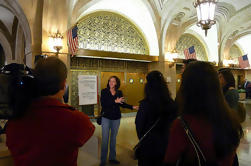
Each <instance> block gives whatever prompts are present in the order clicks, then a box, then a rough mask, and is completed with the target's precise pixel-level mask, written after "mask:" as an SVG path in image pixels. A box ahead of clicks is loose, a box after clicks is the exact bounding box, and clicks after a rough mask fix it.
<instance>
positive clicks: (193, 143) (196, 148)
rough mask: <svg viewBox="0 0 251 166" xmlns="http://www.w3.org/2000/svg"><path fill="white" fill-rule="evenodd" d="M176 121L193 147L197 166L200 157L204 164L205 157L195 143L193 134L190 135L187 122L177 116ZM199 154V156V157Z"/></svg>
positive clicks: (190, 131)
mask: <svg viewBox="0 0 251 166" xmlns="http://www.w3.org/2000/svg"><path fill="white" fill-rule="evenodd" d="M178 119H179V120H180V121H181V123H182V126H183V128H184V130H185V133H186V135H187V136H188V138H189V141H190V142H191V143H192V145H193V147H194V150H195V152H196V156H197V158H198V163H199V166H201V159H200V155H201V156H202V158H203V160H204V162H206V157H205V155H204V154H203V152H202V150H201V149H200V146H199V144H198V143H197V141H196V140H195V138H194V136H193V133H192V130H191V129H190V127H189V125H188V124H187V122H186V121H185V120H184V119H183V117H181V116H179V117H178ZM199 154H200V155H199Z"/></svg>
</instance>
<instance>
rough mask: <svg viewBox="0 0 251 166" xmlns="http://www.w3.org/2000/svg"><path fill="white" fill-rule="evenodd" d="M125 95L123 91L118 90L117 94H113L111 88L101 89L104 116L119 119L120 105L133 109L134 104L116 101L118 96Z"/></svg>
mask: <svg viewBox="0 0 251 166" xmlns="http://www.w3.org/2000/svg"><path fill="white" fill-rule="evenodd" d="M118 97H119V98H120V97H123V94H122V91H121V90H117V91H116V94H115V95H114V96H113V95H112V94H111V92H110V89H108V88H105V89H102V91H101V106H102V111H101V112H102V116H103V117H105V118H107V119H110V120H117V119H120V118H121V112H120V107H123V108H129V109H133V107H132V105H129V104H126V103H123V104H118V103H115V100H116V99H117V98H118Z"/></svg>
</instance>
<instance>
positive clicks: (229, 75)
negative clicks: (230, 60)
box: [218, 68, 235, 93]
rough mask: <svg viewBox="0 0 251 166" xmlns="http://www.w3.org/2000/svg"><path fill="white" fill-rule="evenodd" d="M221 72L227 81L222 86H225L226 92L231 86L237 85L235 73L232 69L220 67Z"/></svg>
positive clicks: (224, 91) (224, 90)
mask: <svg viewBox="0 0 251 166" xmlns="http://www.w3.org/2000/svg"><path fill="white" fill-rule="evenodd" d="M218 73H219V74H221V75H222V76H223V78H224V80H225V82H226V84H225V85H224V86H223V87H222V88H223V93H226V91H228V89H229V88H230V87H235V79H234V75H233V73H232V72H231V70H230V69H225V68H223V69H220V70H219V71H218Z"/></svg>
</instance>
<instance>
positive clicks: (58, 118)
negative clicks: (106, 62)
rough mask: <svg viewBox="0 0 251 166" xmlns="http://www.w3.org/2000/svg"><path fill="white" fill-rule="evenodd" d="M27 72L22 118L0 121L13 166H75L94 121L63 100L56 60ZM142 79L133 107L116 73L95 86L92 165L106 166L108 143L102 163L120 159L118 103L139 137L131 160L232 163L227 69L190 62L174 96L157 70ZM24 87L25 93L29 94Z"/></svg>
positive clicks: (150, 164)
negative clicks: (129, 113)
mask: <svg viewBox="0 0 251 166" xmlns="http://www.w3.org/2000/svg"><path fill="white" fill-rule="evenodd" d="M34 75H35V78H36V95H35V97H33V98H29V100H28V101H29V102H26V103H24V104H25V106H22V107H20V108H21V109H22V116H19V117H16V118H14V119H11V120H9V121H8V125H7V131H6V133H7V143H6V144H7V146H8V148H9V150H10V152H11V155H12V156H13V159H14V162H15V165H16V166H57V165H60V166H76V165H77V156H78V148H79V147H81V146H83V145H84V144H85V143H86V142H87V140H88V139H89V138H90V137H91V136H92V135H93V133H94V130H95V127H94V125H93V124H92V123H91V122H90V120H89V118H88V117H87V116H86V115H85V114H84V113H82V112H79V111H78V110H75V109H74V108H73V107H71V106H69V105H67V104H64V102H63V95H64V92H65V89H66V78H67V68H66V66H65V64H64V63H63V62H62V61H61V60H59V59H58V58H56V57H48V58H45V59H41V60H39V62H38V63H37V64H36V67H35V69H34ZM146 80H147V82H146V84H145V89H144V98H143V99H142V100H141V101H140V104H139V107H138V106H132V105H129V104H126V103H125V100H124V97H123V94H122V91H120V90H119V86H120V80H119V79H118V77H116V76H112V77H110V78H109V80H108V83H107V87H106V88H105V89H103V90H102V91H101V106H102V122H101V126H102V145H101V163H100V166H104V165H106V162H107V156H108V145H109V144H110V150H109V162H110V163H111V164H120V162H119V161H118V160H117V158H116V136H117V133H118V129H119V125H120V119H121V112H120V107H125V108H129V109H135V110H138V112H137V115H136V119H135V124H136V131H137V136H138V138H139V140H140V146H139V147H138V148H137V151H136V153H137V159H138V165H139V166H161V165H166V166H169V165H183V166H195V165H196V166H197V165H203V164H202V163H204V164H205V163H206V164H207V165H219V166H232V165H235V166H237V165H238V157H237V155H236V149H237V148H238V145H239V143H240V139H241V138H242V136H243V131H242V126H241V124H240V121H239V120H238V117H237V116H236V113H235V112H236V110H237V109H238V100H239V95H238V91H237V90H235V80H234V77H233V75H232V73H231V71H230V70H228V69H222V70H219V71H216V70H215V67H214V66H212V65H211V64H209V63H207V62H200V61H194V60H190V61H189V63H187V64H186V65H185V68H184V71H183V73H182V80H181V86H180V89H179V92H178V93H177V97H176V99H175V100H173V99H172V98H171V94H170V92H169V89H168V85H167V82H166V80H165V77H164V76H163V74H162V73H161V72H159V71H151V72H149V73H148V74H147V76H146ZM29 93H30V94H26V97H27V96H29V95H31V96H34V94H33V92H29ZM31 93H32V94H31ZM16 103H18V102H13V103H12V104H14V105H15V104H16ZM18 104H19V105H20V103H18ZM15 109H17V108H16V107H15ZM189 134H191V135H192V138H193V139H194V142H195V144H197V145H198V147H199V148H198V149H199V151H198V149H197V150H196V148H195V147H194V143H192V141H191V135H190V136H189Z"/></svg>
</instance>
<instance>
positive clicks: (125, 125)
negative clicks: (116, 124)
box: [78, 100, 251, 166]
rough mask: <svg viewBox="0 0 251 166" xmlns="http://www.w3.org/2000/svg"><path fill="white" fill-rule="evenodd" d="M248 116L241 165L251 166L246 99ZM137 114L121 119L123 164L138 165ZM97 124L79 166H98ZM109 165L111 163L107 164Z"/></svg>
mask: <svg viewBox="0 0 251 166" xmlns="http://www.w3.org/2000/svg"><path fill="white" fill-rule="evenodd" d="M245 103H246V104H245V105H246V110H247V117H246V121H245V122H244V123H243V124H242V125H243V129H244V132H245V136H244V138H243V139H242V140H241V143H240V146H239V148H238V152H237V153H238V157H239V163H240V166H251V100H250V101H246V102H245ZM134 120H135V115H133V114H131V115H130V116H129V117H123V118H122V119H121V125H120V129H119V133H118V136H117V158H118V160H120V162H121V164H120V165H121V166H137V161H135V160H133V158H132V148H133V146H134V145H135V144H136V143H137V141H138V140H137V136H136V129H135V124H134ZM95 125H96V131H95V133H94V137H93V138H92V139H91V141H89V142H88V143H87V144H86V145H85V146H84V147H82V148H81V149H80V153H79V158H78V166H98V165H99V158H100V145H101V126H99V125H97V124H95ZM107 166H109V164H107Z"/></svg>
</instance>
